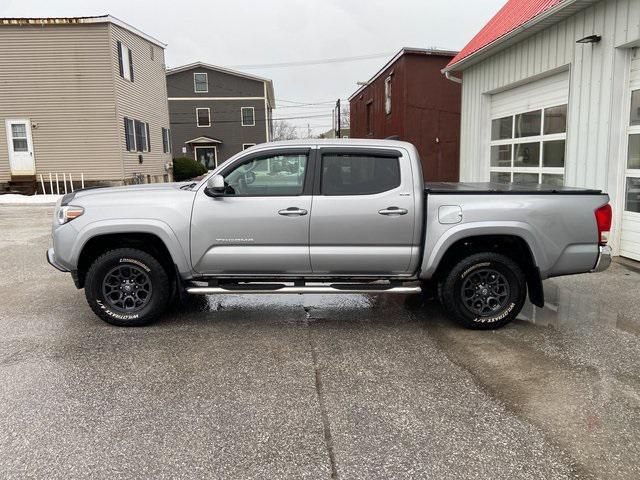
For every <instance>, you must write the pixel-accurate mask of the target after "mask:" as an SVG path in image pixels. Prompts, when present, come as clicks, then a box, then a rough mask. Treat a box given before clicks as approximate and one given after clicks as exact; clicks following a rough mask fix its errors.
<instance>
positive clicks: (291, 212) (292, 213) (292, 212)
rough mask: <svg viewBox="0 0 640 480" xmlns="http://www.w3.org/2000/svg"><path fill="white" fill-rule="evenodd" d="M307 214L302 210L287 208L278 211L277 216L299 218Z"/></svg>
mask: <svg viewBox="0 0 640 480" xmlns="http://www.w3.org/2000/svg"><path fill="white" fill-rule="evenodd" d="M307 213H309V212H307V211H306V210H305V209H304V208H298V207H289V208H285V209H283V210H278V215H284V216H285V217H300V216H302V215H306V214H307Z"/></svg>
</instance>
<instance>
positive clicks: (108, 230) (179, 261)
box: [71, 218, 192, 275]
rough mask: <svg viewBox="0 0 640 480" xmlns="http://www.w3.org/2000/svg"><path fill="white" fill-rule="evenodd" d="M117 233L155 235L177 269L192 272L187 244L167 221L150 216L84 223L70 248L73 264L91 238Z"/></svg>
mask: <svg viewBox="0 0 640 480" xmlns="http://www.w3.org/2000/svg"><path fill="white" fill-rule="evenodd" d="M118 233H148V234H152V235H155V236H157V237H158V238H159V239H160V240H162V242H163V243H164V245H165V246H166V247H167V250H168V251H169V254H170V255H171V258H172V261H173V263H174V264H175V265H176V266H177V268H178V271H179V272H180V273H181V274H185V275H189V274H191V273H192V269H191V264H190V262H189V260H188V258H187V255H186V253H187V252H188V245H187V246H184V245H182V244H181V243H180V240H179V239H178V236H177V235H176V234H175V232H174V231H173V229H172V228H171V227H170V226H169V225H168V224H167V223H165V222H163V221H161V220H156V219H151V218H142V219H141V218H133V219H117V220H113V219H112V220H99V221H96V222H91V223H89V224H87V225H85V226H84V227H83V228H82V229H81V230H80V231H79V232H78V237H77V241H76V242H75V244H74V246H73V249H72V250H71V261H72V262H73V264H74V265H77V264H78V260H79V258H80V254H81V252H82V249H83V248H84V246H85V245H86V244H87V242H88V241H89V240H91V239H92V238H95V237H97V236H100V235H113V234H118Z"/></svg>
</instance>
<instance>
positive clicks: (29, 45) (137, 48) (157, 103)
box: [0, 16, 171, 192]
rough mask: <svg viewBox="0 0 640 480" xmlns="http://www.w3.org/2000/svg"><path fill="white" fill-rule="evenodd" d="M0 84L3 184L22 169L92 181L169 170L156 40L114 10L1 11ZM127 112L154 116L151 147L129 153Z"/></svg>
mask: <svg viewBox="0 0 640 480" xmlns="http://www.w3.org/2000/svg"><path fill="white" fill-rule="evenodd" d="M118 41H121V42H122V44H125V45H127V47H128V48H130V49H131V51H132V53H133V55H132V57H133V70H134V81H133V82H131V81H130V80H126V79H124V78H122V77H121V76H120V75H119V63H118V62H119V59H118V53H117V42H118ZM151 49H153V58H152V53H151ZM0 85H1V86H2V87H1V88H0V122H1V123H2V125H1V128H0V192H2V191H4V189H5V188H4V187H5V186H6V185H7V184H8V183H9V182H10V181H11V179H12V178H13V177H18V176H20V177H22V178H24V177H25V176H26V177H31V178H34V179H38V180H39V175H40V174H42V175H43V176H44V177H45V178H48V176H49V173H52V174H54V175H55V173H58V174H59V175H60V176H61V175H62V174H66V175H69V174H71V175H73V177H74V179H75V180H76V182H78V181H79V180H80V178H81V176H84V179H85V183H86V184H89V185H91V184H96V183H104V184H123V183H128V182H130V181H131V179H132V176H133V174H134V173H139V174H144V175H149V176H150V177H148V178H146V177H145V179H146V180H150V181H162V180H166V179H168V178H169V175H168V170H167V168H166V167H167V165H170V162H171V155H170V153H164V149H163V142H162V128H168V127H169V112H168V106H167V95H166V84H165V75H164V44H162V43H160V42H158V41H157V40H155V39H152V38H151V37H148V36H147V35H145V34H143V33H142V32H139V31H138V30H136V29H135V28H133V27H131V26H129V25H127V24H125V23H124V22H121V21H119V20H117V19H115V18H113V17H110V16H103V17H83V18H63V19H0ZM125 116H128V117H131V118H134V119H137V120H140V121H143V122H148V124H149V134H150V140H151V141H150V143H151V151H150V152H128V151H127V149H126V144H125V134H124V117H125ZM25 134H26V137H27V138H26V140H22V139H21V137H22V136H24V135H25ZM139 155H142V163H140V162H139V158H138V156H139ZM47 188H48V187H47Z"/></svg>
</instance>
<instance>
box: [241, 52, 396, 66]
mask: <svg viewBox="0 0 640 480" xmlns="http://www.w3.org/2000/svg"><path fill="white" fill-rule="evenodd" d="M394 53H395V52H385V53H372V54H369V55H357V56H355V57H337V58H322V59H318V60H302V61H297V62H282V63H258V64H252V65H232V66H231V68H240V69H242V68H244V69H253V68H283V67H303V66H307V65H324V64H327V63H347V62H359V61H361V60H369V59H373V58H382V57H388V56H389V55H393V54H394Z"/></svg>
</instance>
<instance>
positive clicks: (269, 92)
mask: <svg viewBox="0 0 640 480" xmlns="http://www.w3.org/2000/svg"><path fill="white" fill-rule="evenodd" d="M192 68H208V69H209V70H216V71H218V72H222V73H227V74H229V75H235V76H236V77H243V78H248V79H249V80H256V81H258V82H264V83H266V84H267V99H268V100H269V104H270V105H271V108H276V98H275V94H274V91H273V81H272V80H271V79H270V78H264V77H258V76H256V75H251V74H249V73H244V72H239V71H237V70H231V69H230V68H225V67H219V66H217V65H211V64H210V63H205V62H193V63H188V64H187V65H182V66H180V67H174V68H168V69H167V75H173V74H174V73H178V72H184V71H185V70H191V69H192Z"/></svg>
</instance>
